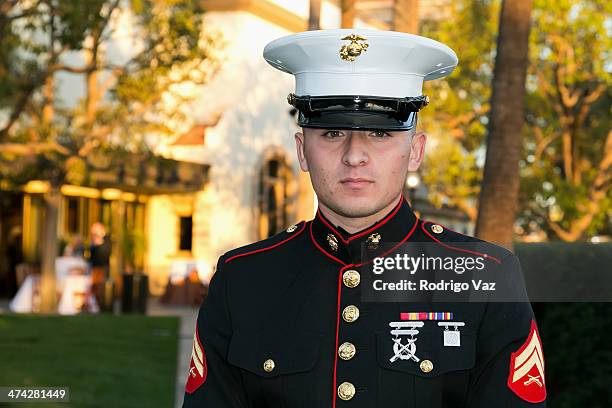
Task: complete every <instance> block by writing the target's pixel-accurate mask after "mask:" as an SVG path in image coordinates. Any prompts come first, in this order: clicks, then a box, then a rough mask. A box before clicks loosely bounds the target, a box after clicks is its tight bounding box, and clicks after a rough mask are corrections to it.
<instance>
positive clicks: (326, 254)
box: [309, 221, 346, 265]
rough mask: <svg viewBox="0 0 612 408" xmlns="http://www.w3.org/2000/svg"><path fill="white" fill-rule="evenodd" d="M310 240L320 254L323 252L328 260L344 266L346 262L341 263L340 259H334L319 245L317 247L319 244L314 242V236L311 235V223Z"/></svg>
mask: <svg viewBox="0 0 612 408" xmlns="http://www.w3.org/2000/svg"><path fill="white" fill-rule="evenodd" d="M309 230H310V239H311V240H312V243H313V244H315V246H316V247H317V249H318V250H319V251H321V252H323V254H324V255H325V256H327V257H328V258H330V259H331V260H333V261H336V262H338V263H340V264H341V265H346V262H343V261H341V260H340V259H338V258H336V257H335V256H333V255H331V254H328V253H327V251H325V250H324V249H323V248H322V247H321V245H319V243H318V242H317V241H316V240H315V238H314V235H313V234H312V221H311V222H310V228H309Z"/></svg>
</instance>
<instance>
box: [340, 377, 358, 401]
mask: <svg viewBox="0 0 612 408" xmlns="http://www.w3.org/2000/svg"><path fill="white" fill-rule="evenodd" d="M338 396H339V397H340V399H341V400H344V401H348V400H350V399H351V398H353V397H354V396H355V386H354V385H353V384H351V383H350V382H347V381H345V382H343V383H342V384H340V385H339V386H338Z"/></svg>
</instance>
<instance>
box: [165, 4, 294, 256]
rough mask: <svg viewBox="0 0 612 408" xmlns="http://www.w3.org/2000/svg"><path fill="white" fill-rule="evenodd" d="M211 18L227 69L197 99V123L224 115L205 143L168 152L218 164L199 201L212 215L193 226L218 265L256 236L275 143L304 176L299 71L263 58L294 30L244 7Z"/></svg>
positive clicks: (204, 249)
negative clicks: (290, 100) (292, 98)
mask: <svg viewBox="0 0 612 408" xmlns="http://www.w3.org/2000/svg"><path fill="white" fill-rule="evenodd" d="M205 21H206V27H207V29H210V30H218V31H219V32H222V33H223V38H224V42H225V43H226V45H225V48H224V50H223V52H222V57H223V59H224V62H223V64H222V67H221V69H220V70H219V72H217V74H216V75H215V77H214V78H213V79H212V80H211V81H210V82H209V83H208V84H206V85H205V86H204V87H202V96H201V97H200V98H199V100H198V101H197V103H195V104H194V105H193V115H194V116H193V117H194V123H207V122H209V121H211V120H212V119H213V118H214V117H215V115H217V114H219V113H222V116H221V119H220V120H219V122H218V123H217V124H216V126H214V127H210V128H208V129H207V131H206V141H205V145H204V146H184V147H181V146H175V147H172V148H170V149H168V150H167V152H166V155H167V156H169V157H172V158H174V159H177V160H185V161H193V162H199V163H206V164H209V165H210V166H211V167H210V169H211V170H210V184H209V186H208V187H207V191H206V192H205V193H204V194H203V195H202V197H201V204H200V207H198V208H206V214H205V215H202V216H198V217H197V219H196V220H194V229H197V230H200V231H207V234H205V235H202V236H201V237H200V238H201V239H200V242H198V243H197V245H196V246H197V248H198V250H197V256H198V257H199V258H200V257H201V259H202V258H203V260H205V261H207V262H209V263H211V264H214V263H215V262H216V258H217V257H218V256H219V255H221V254H222V253H223V252H225V251H227V250H229V249H231V248H234V247H236V246H239V245H243V244H246V243H249V242H253V241H255V240H256V239H257V235H256V234H257V225H256V224H255V222H256V217H255V215H256V214H255V204H256V202H257V197H256V192H257V191H256V188H257V181H258V176H259V170H260V166H261V165H262V162H261V160H262V155H263V152H264V151H265V150H266V149H268V148H271V147H276V148H279V149H281V150H282V151H284V152H285V155H286V158H287V159H288V163H289V164H290V166H291V167H292V169H293V171H294V173H295V175H296V176H297V174H298V171H300V170H299V166H298V163H297V159H296V155H295V144H294V139H293V135H294V134H295V132H296V131H297V130H299V128H298V127H297V126H296V125H295V120H294V119H293V118H292V117H291V116H290V115H289V110H290V106H289V104H287V101H286V97H287V94H288V93H289V92H291V91H292V90H293V89H294V83H293V77H292V76H290V75H287V74H284V73H282V72H280V71H277V70H276V69H274V68H272V67H270V66H269V65H268V64H267V63H266V62H265V60H264V59H263V57H262V52H263V48H264V46H265V45H266V44H267V43H268V42H269V41H271V40H273V39H275V38H278V37H280V36H283V35H287V34H290V32H288V31H286V30H284V29H282V28H279V27H278V26H276V25H274V24H271V23H269V22H267V21H265V20H263V19H261V18H258V17H256V16H254V15H252V14H250V13H247V12H240V11H234V12H210V13H208V14H207V15H206V19H205ZM201 223H208V224H209V226H208V227H206V226H203V225H201ZM194 235H195V234H194ZM195 239H196V237H195V236H194V240H195ZM202 240H207V241H208V242H206V243H203V242H201V241H202ZM194 244H195V243H194ZM194 252H195V251H194ZM194 255H195V254H194Z"/></svg>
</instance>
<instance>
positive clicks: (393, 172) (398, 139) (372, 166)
mask: <svg viewBox="0 0 612 408" xmlns="http://www.w3.org/2000/svg"><path fill="white" fill-rule="evenodd" d="M302 131H303V133H300V132H298V133H296V134H295V142H296V147H297V153H298V159H299V161H300V167H301V168H302V170H304V171H308V172H310V179H311V180H312V185H313V188H314V190H315V192H316V194H317V197H318V200H319V202H320V203H321V204H323V205H325V206H327V207H328V208H329V209H331V210H333V211H334V212H335V213H336V214H338V215H341V216H344V217H351V218H357V217H367V216H370V215H372V214H375V213H376V212H378V211H381V210H382V209H384V208H385V207H387V206H388V205H389V204H390V203H391V202H393V201H395V200H396V199H397V197H398V196H399V194H400V192H401V191H402V188H403V186H404V183H405V181H406V175H407V173H408V171H416V170H417V169H418V167H419V165H420V163H421V161H422V159H423V151H424V147H425V139H426V136H425V134H423V133H418V134H415V133H414V131H382V130H334V129H313V128H303V129H302Z"/></svg>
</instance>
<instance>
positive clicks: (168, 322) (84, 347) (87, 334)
mask: <svg viewBox="0 0 612 408" xmlns="http://www.w3.org/2000/svg"><path fill="white" fill-rule="evenodd" d="M177 336H178V319H177V318H174V317H144V316H112V315H84V316H70V317H59V316H52V317H48V316H33V315H21V316H19V315H0V385H1V386H68V387H70V403H47V404H40V403H35V404H25V403H15V404H11V405H7V404H0V405H2V406H14V407H19V408H24V407H26V406H33V407H43V406H44V407H50V406H55V407H69V406H70V407H172V406H173V405H174V392H175V381H176V357H177V344H178V343H177V341H178V339H177Z"/></svg>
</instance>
